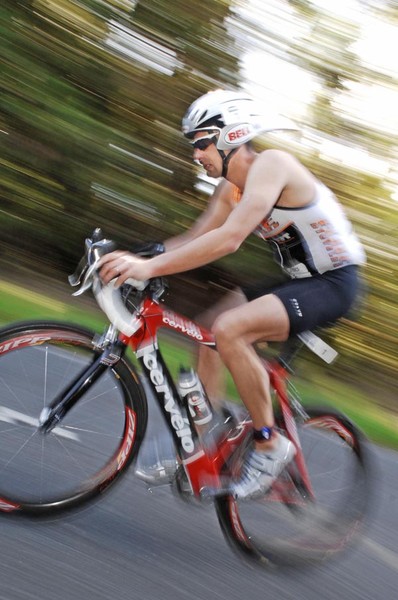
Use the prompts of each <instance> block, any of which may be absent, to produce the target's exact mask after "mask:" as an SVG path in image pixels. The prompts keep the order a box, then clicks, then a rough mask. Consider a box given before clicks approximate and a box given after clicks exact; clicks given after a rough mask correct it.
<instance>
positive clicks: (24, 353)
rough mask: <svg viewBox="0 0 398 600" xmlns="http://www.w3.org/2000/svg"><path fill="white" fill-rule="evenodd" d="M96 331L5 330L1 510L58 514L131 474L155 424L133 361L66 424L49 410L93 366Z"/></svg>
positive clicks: (54, 325) (86, 398) (23, 326)
mask: <svg viewBox="0 0 398 600" xmlns="http://www.w3.org/2000/svg"><path fill="white" fill-rule="evenodd" d="M93 337H94V333H93V332H92V331H90V330H88V329H86V328H83V327H79V326H77V325H73V324H68V323H59V322H52V321H43V322H24V323H19V324H16V325H13V326H10V327H6V328H3V329H1V330H0V384H1V389H2V392H1V400H0V511H1V512H4V513H10V514H15V515H17V514H21V515H32V516H33V515H35V516H39V515H43V516H44V515H51V514H53V513H55V512H58V511H61V510H66V509H71V508H74V507H77V506H79V505H81V504H82V503H84V502H87V501H89V500H93V499H94V498H95V497H96V496H98V495H99V494H102V493H103V492H105V490H107V489H109V488H110V487H111V486H112V485H114V484H115V483H116V481H118V480H119V478H120V476H121V475H122V474H123V473H124V472H126V470H127V469H128V467H129V466H130V464H131V463H132V461H133V459H134V458H135V457H136V455H137V453H138V449H139V446H140V444H141V441H142V439H143V437H144V434H145V430H146V425H147V414H148V412H147V401H146V396H145V393H144V390H143V387H142V385H141V383H140V381H139V379H138V377H137V374H136V372H135V369H134V367H133V365H131V364H130V363H129V362H128V361H127V360H126V359H125V358H121V359H120V360H119V361H118V362H117V363H116V364H114V365H113V366H110V367H108V368H107V370H106V371H105V373H103V374H102V375H101V377H100V378H99V380H98V381H96V382H95V383H94V384H93V385H92V386H91V387H90V388H89V389H88V390H87V391H86V393H85V394H84V395H83V396H82V397H81V398H80V399H79V401H78V402H77V404H76V405H75V406H73V408H72V409H71V410H70V411H69V412H68V413H67V414H66V415H65V417H64V418H63V420H62V421H61V423H60V424H59V425H58V426H57V427H55V428H54V429H53V430H52V431H51V432H49V433H42V432H41V431H40V430H39V428H38V424H39V423H38V418H39V415H40V412H41V410H42V409H43V407H44V406H45V405H46V404H47V403H48V402H49V401H50V400H51V399H53V398H54V397H55V395H56V393H58V392H60V391H61V389H64V388H65V386H66V385H68V384H70V383H71V382H72V381H73V378H74V377H76V375H77V374H78V373H80V372H81V370H82V366H83V365H84V364H86V363H87V364H89V363H90V362H91V361H92V359H93V357H94V355H95V354H97V353H98V351H97V350H95V348H94V346H93V344H92V340H93Z"/></svg>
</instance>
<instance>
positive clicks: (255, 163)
mask: <svg viewBox="0 0 398 600" xmlns="http://www.w3.org/2000/svg"><path fill="white" fill-rule="evenodd" d="M272 129H274V128H273V127H272V126H269V124H267V123H266V115H264V114H263V113H262V111H261V110H259V108H258V105H257V103H256V102H255V101H254V100H253V99H252V98H250V97H249V96H247V95H246V94H244V93H241V92H229V91H223V90H218V91H215V92H209V93H208V94H205V95H204V96H201V97H200V98H198V99H197V100H196V101H195V102H194V103H193V104H192V105H191V106H190V107H189V109H188V111H187V113H186V115H185V117H184V119H183V133H184V135H185V136H186V137H187V138H188V139H189V140H190V142H191V144H192V148H193V158H194V160H195V161H196V162H199V163H200V164H201V165H202V166H203V168H204V169H205V171H206V174H207V175H208V176H209V177H214V178H220V177H221V178H222V179H221V181H220V182H219V183H218V185H217V187H216V190H215V192H214V194H213V195H212V197H211V199H210V201H209V205H208V208H207V209H206V210H205V212H204V213H203V214H202V215H201V217H200V218H199V219H198V221H197V222H196V223H195V224H194V225H193V227H192V228H191V229H190V230H189V231H188V232H186V233H184V234H182V235H180V236H177V237H175V238H172V239H170V240H168V241H167V242H166V244H165V245H166V250H167V251H166V252H165V253H164V254H161V255H159V256H156V257H154V258H151V259H142V258H139V257H136V256H134V255H133V254H131V253H129V252H120V251H116V252H112V253H110V254H108V255H106V256H104V257H103V258H102V259H101V263H100V264H101V271H100V274H101V277H102V279H103V281H104V282H105V283H108V282H109V281H111V280H112V279H115V278H116V283H117V285H121V284H122V283H124V282H125V281H126V279H128V278H130V277H131V278H134V279H138V280H147V279H150V278H153V277H158V276H164V275H172V274H175V273H180V272H183V271H188V270H191V269H194V268H196V267H200V266H202V265H205V264H208V263H210V262H212V261H215V260H217V259H219V258H221V257H223V256H225V255H227V254H230V253H232V252H236V251H237V250H238V249H239V247H240V245H241V244H242V243H243V241H244V240H245V239H246V238H247V237H248V235H249V234H250V233H252V232H254V233H256V234H257V235H258V236H260V237H261V238H262V239H264V240H265V241H267V242H269V243H271V245H272V246H273V249H274V251H275V255H276V258H277V260H278V262H279V263H280V266H281V268H282V269H283V271H284V272H285V273H286V274H287V275H288V276H289V277H290V280H288V281H287V282H285V283H282V284H281V285H279V286H277V287H273V288H271V289H270V288H269V282H268V283H267V281H265V282H260V283H259V284H257V285H256V286H252V287H249V288H245V289H239V290H234V291H233V292H231V293H230V294H229V295H228V296H227V297H226V298H225V299H224V300H222V301H221V303H220V304H219V305H218V306H217V307H215V308H214V309H212V310H210V311H209V312H208V313H207V319H208V323H207V324H211V325H212V331H213V333H214V335H215V339H216V343H217V349H218V354H219V356H220V357H221V359H222V362H223V363H224V364H225V366H226V367H227V368H228V369H229V371H230V373H231V375H232V378H233V380H234V383H235V385H236V388H237V390H238V393H239V395H240V397H241V398H242V401H243V402H244V404H245V406H246V407H247V409H248V411H249V413H250V415H251V418H252V422H253V447H252V448H251V449H250V451H249V453H248V455H247V457H246V461H245V464H244V467H243V469H242V475H241V478H240V480H239V481H236V482H234V483H233V493H234V494H235V496H236V497H238V498H246V497H251V496H253V495H256V494H258V493H259V492H264V491H265V490H267V489H268V488H269V487H270V486H271V484H272V482H273V481H274V480H275V478H276V477H277V476H278V475H279V474H280V473H281V471H282V470H283V469H284V468H285V466H286V465H287V464H288V463H289V462H290V461H291V460H292V458H293V456H294V454H295V448H294V445H293V444H292V442H290V441H289V440H287V439H286V438H285V437H283V436H281V435H280V434H279V433H278V432H277V431H276V429H275V427H274V415H273V409H272V402H271V396H270V392H269V381H268V376H267V373H266V371H265V369H264V368H263V366H262V364H261V361H260V359H259V358H258V356H257V354H256V352H255V350H254V348H253V344H254V343H255V342H258V341H260V340H261V341H270V342H271V341H283V340H286V339H287V338H288V337H289V335H294V334H298V333H300V332H303V331H306V330H310V329H313V328H316V327H319V326H323V325H327V324H329V323H332V322H334V321H336V320H337V319H338V318H340V317H342V316H343V315H345V314H346V313H347V312H348V310H349V309H350V307H351V306H352V304H353V302H354V299H355V297H356V294H357V291H358V284H359V274H358V266H359V265H361V264H363V263H364V261H365V255H364V251H363V248H362V246H361V244H360V242H359V240H358V238H357V237H356V235H355V234H354V233H353V231H352V227H351V224H350V222H349V221H348V220H347V218H346V216H345V214H344V212H343V210H342V208H341V206H340V204H339V203H338V201H337V199H336V198H335V196H334V195H333V193H332V192H331V190H329V189H328V188H327V187H326V186H325V185H323V184H322V183H321V182H320V181H319V180H317V179H316V178H315V177H314V175H312V173H311V172H310V171H308V170H307V168H306V167H304V165H302V164H301V163H300V162H299V161H298V160H297V159H296V158H294V157H293V156H292V155H290V154H289V153H287V152H284V151H281V150H275V149H268V150H264V151H263V152H260V153H257V152H256V151H255V150H254V149H253V147H252V146H251V143H250V141H251V140H252V139H253V138H254V137H256V136H257V135H259V134H260V133H263V132H265V131H270V130H272ZM218 360H219V359H218V357H217V354H216V353H215V352H214V351H212V350H211V349H207V348H203V349H202V350H201V355H200V357H199V367H198V369H199V375H200V376H201V379H202V381H203V382H204V384H205V387H206V389H207V391H208V393H209V395H210V397H213V394H215V393H216V387H217V379H218V373H219V367H220V365H219V363H218V362H217V361H218Z"/></svg>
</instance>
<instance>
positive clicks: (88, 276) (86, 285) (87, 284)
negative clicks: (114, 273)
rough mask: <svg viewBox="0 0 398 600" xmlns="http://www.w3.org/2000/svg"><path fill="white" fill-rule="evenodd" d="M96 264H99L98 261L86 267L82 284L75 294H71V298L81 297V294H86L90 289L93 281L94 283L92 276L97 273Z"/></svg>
mask: <svg viewBox="0 0 398 600" xmlns="http://www.w3.org/2000/svg"><path fill="white" fill-rule="evenodd" d="M98 262H99V259H97V260H96V261H95V262H93V264H92V265H91V266H90V267H88V266H87V269H86V273H85V275H84V279H83V282H82V284H81V286H80V288H79V289H78V290H76V292H73V294H72V296H81V295H82V294H84V292H87V290H89V289H90V288H91V286H92V285H93V281H94V274H95V273H96V271H97V267H98Z"/></svg>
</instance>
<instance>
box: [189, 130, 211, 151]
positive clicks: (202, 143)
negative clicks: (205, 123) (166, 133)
mask: <svg viewBox="0 0 398 600" xmlns="http://www.w3.org/2000/svg"><path fill="white" fill-rule="evenodd" d="M216 141H217V135H214V133H211V134H209V135H204V136H203V137H201V138H199V139H197V140H192V142H190V143H191V145H192V146H193V147H194V148H195V149H197V150H206V149H207V148H208V147H209V146H211V145H212V144H215V143H216Z"/></svg>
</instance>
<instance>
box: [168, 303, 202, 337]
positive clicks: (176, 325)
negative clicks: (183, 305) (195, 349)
mask: <svg viewBox="0 0 398 600" xmlns="http://www.w3.org/2000/svg"><path fill="white" fill-rule="evenodd" d="M163 323H165V324H166V325H168V326H169V327H172V328H173V329H178V330H179V331H181V332H182V333H186V334H187V335H189V336H190V337H193V338H195V339H196V340H203V336H202V334H201V333H200V330H199V327H197V325H195V323H192V321H186V320H185V319H181V317H179V316H178V315H176V314H175V313H173V312H171V311H168V310H165V311H164V313H163Z"/></svg>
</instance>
